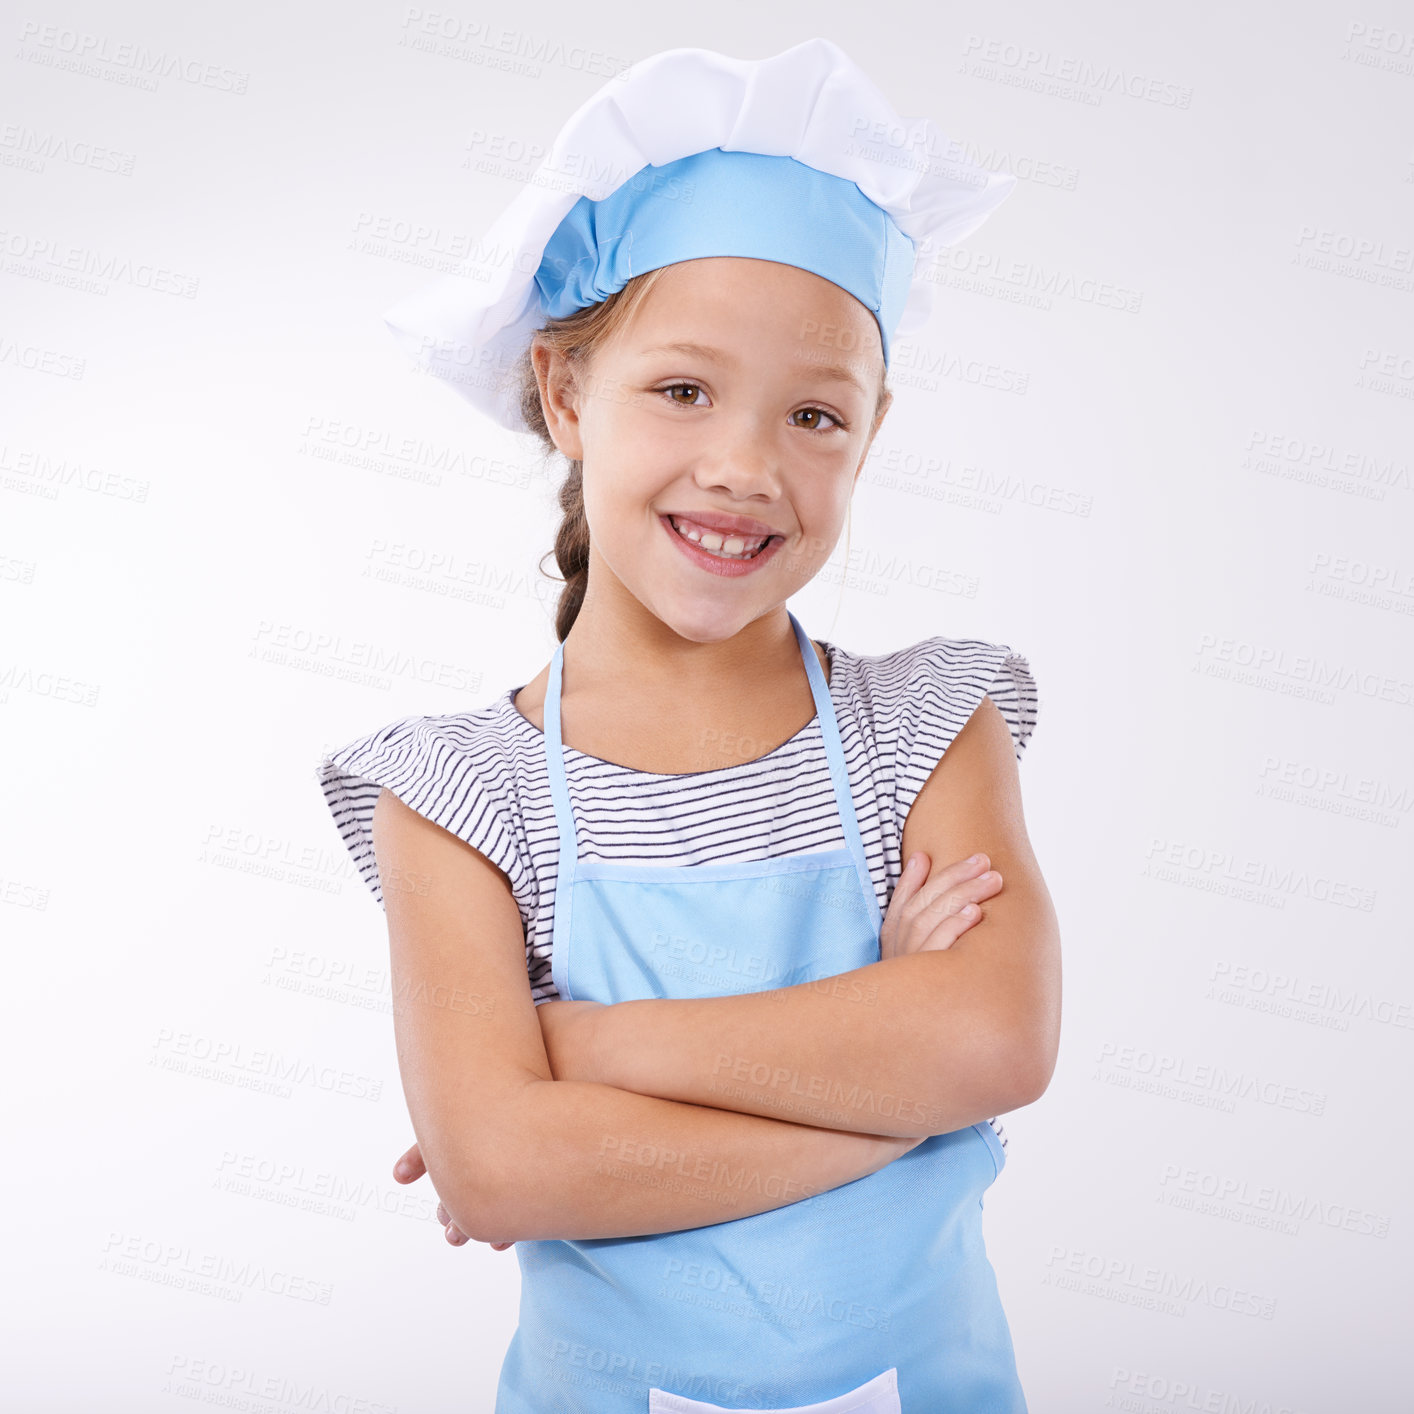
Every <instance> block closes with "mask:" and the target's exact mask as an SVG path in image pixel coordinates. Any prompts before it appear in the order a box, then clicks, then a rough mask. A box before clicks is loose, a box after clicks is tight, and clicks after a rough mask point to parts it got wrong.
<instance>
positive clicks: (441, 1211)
mask: <svg viewBox="0 0 1414 1414" xmlns="http://www.w3.org/2000/svg"><path fill="white" fill-rule="evenodd" d="M426 1172H427V1165H426V1164H424V1163H423V1162H422V1150H421V1149H419V1148H418V1147H417V1145H416V1144H414V1145H413V1146H412V1148H411V1149H409V1150H408V1151H407V1153H406V1154H404V1155H403V1156H402V1158H400V1159H399V1160H398V1161H397V1163H395V1164H394V1165H393V1177H394V1178H395V1179H397V1181H398V1182H399V1183H416V1182H417V1180H418V1179H419V1178H421V1177H422V1175H423V1174H425V1173H426ZM437 1221H438V1222H439V1223H441V1224H442V1226H443V1227H444V1228H445V1229H446V1238H447V1241H448V1242H450V1243H451V1244H452V1246H453V1247H464V1246H465V1245H466V1243H467V1242H469V1241H470V1238H468V1237H467V1235H466V1233H464V1232H463V1231H462V1230H461V1229H460V1228H459V1227H458V1226H457V1225H456V1223H454V1222H453V1221H452V1219H451V1215H450V1214H449V1213H448V1212H447V1210H446V1209H445V1208H444V1207H443V1206H442V1203H441V1200H440V1199H439V1200H438V1202H437ZM490 1246H491V1248H492V1249H493V1250H494V1251H496V1252H504V1251H505V1250H506V1248H507V1247H514V1246H515V1243H513V1242H493V1243H491V1244H490Z"/></svg>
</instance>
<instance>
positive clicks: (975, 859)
mask: <svg viewBox="0 0 1414 1414" xmlns="http://www.w3.org/2000/svg"><path fill="white" fill-rule="evenodd" d="M967 862H968V863H969V864H980V863H981V862H982V856H981V855H980V854H973V855H970V856H969V857H968V860H967Z"/></svg>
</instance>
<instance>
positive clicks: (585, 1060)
mask: <svg viewBox="0 0 1414 1414" xmlns="http://www.w3.org/2000/svg"><path fill="white" fill-rule="evenodd" d="M974 849H981V850H983V851H984V852H986V853H987V854H988V855H989V856H990V858H991V862H992V865H993V867H994V868H996V869H997V870H998V871H999V872H1000V873H1001V875H1002V878H1003V880H1004V881H1005V887H1004V888H1003V890H1002V892H1001V893H1000V894H998V895H997V896H996V897H994V898H992V899H991V900H989V901H988V903H987V905H986V910H985V917H984V919H983V920H982V921H981V922H980V923H978V924H976V925H975V926H974V927H973V928H971V929H970V930H969V931H968V932H966V933H964V934H963V936H962V937H961V938H959V939H958V940H957V941H956V942H955V943H954V944H953V945H952V946H951V947H950V948H948V949H946V950H945V951H938V952H923V953H913V954H909V955H907V956H903V957H893V958H888V959H886V960H884V961H881V962H876V963H871V964H870V965H868V966H867V967H861V968H858V969H856V970H855V971H852V972H845V973H841V974H840V975H839V976H838V977H837V978H834V979H829V980H826V981H821V982H818V983H806V984H804V985H801V986H796V987H786V988H779V989H776V990H774V991H768V992H754V993H748V994H745V995H732V996H721V997H705V998H700V999H692V1000H676V999H667V1000H648V1001H629V1002H619V1003H617V1004H615V1005H613V1006H602V1007H600V1006H594V1007H583V1008H581V1007H580V1004H576V1003H568V1004H566V1003H561V1002H555V1001H551V1002H544V1003H542V1004H541V1006H540V1007H539V1008H538V1010H539V1012H540V1014H541V1020H542V1029H543V1031H544V1034H545V1036H546V1049H547V1053H548V1055H549V1057H550V1063H551V1066H552V1068H553V1071H554V1074H555V1077H556V1078H557V1079H570V1080H587V1081H597V1082H599V1083H602V1084H606V1085H614V1086H617V1087H618V1088H620V1089H623V1090H632V1091H634V1092H635V1093H637V1094H640V1095H655V1096H657V1097H658V1098H660V1099H665V1100H679V1101H687V1102H691V1103H693V1104H699V1105H714V1106H717V1107H719V1108H722V1109H730V1110H736V1111H738V1112H740V1113H742V1114H752V1115H762V1116H767V1117H774V1118H787V1119H792V1120H795V1121H797V1122H804V1123H810V1124H815V1125H823V1126H828V1127H830V1128H836V1129H847V1130H854V1131H858V1132H872V1133H875V1134H889V1135H896V1136H900V1137H905V1138H916V1139H921V1138H926V1137H927V1136H928V1135H930V1134H946V1133H949V1132H950V1131H952V1130H954V1129H960V1128H962V1127H963V1126H965V1125H969V1124H975V1123H977V1122H979V1121H980V1120H984V1119H986V1118H988V1117H989V1116H991V1115H995V1114H999V1113H1004V1112H1005V1111H1007V1110H1011V1109H1016V1108H1019V1107H1020V1106H1022V1105H1026V1104H1030V1103H1031V1102H1032V1101H1033V1100H1035V1099H1036V1098H1038V1097H1039V1096H1040V1094H1041V1093H1042V1092H1043V1091H1044V1090H1045V1088H1046V1086H1047V1085H1048V1084H1049V1083H1050V1076H1051V1073H1052V1071H1053V1069H1054V1067H1055V1059H1056V1050H1057V1045H1058V1038H1059V1029H1060V1028H1059V1022H1060V941H1059V930H1058V926H1057V923H1056V918H1055V912H1054V909H1053V908H1052V906H1051V901H1050V896H1049V893H1048V891H1047V889H1046V886H1045V883H1044V881H1043V879H1042V878H1041V872H1040V869H1039V867H1038V866H1037V863H1036V859H1035V856H1034V854H1033V852H1032V850H1031V846H1030V843H1029V841H1028V839H1027V837H1026V830H1025V825H1024V822H1023V817H1022V811H1021V798H1020V787H1019V784H1018V781H1017V771H1016V760H1015V757H1014V755H1013V753H1012V745H1011V734H1010V732H1009V731H1008V729H1007V726H1006V722H1005V720H1004V719H1003V717H1002V714H1001V712H1000V710H999V709H998V708H997V706H996V704H995V703H993V702H992V701H991V699H990V698H983V700H982V703H981V706H980V707H979V709H978V711H977V712H976V713H975V714H974V715H973V717H972V719H971V720H970V721H969V722H968V723H967V725H966V726H965V727H964V728H963V729H962V731H961V732H960V733H959V734H958V736H957V738H956V739H955V740H954V742H953V744H952V745H951V746H950V747H949V749H948V750H947V752H946V753H945V754H944V756H943V760H942V761H941V762H939V764H938V766H937V768H936V769H935V770H934V772H933V774H932V775H931V776H930V777H929V779H928V781H927V782H926V783H925V785H924V788H923V790H922V791H921V792H920V793H919V795H918V797H917V799H916V801H915V802H914V805H913V808H912V809H911V810H910V812H909V815H908V819H907V820H906V821H905V823H904V831H903V858H904V859H905V860H907V859H908V857H909V856H910V855H911V854H912V853H913V852H914V851H915V850H923V851H924V852H925V853H927V854H928V855H929V856H930V858H931V860H932V862H933V864H934V865H936V866H938V867H941V866H942V865H943V864H945V863H947V862H949V861H951V860H954V859H960V858H962V857H963V856H965V855H966V854H968V853H969V852H970V851H972V850H974ZM557 1009H563V1010H564V1011H565V1012H566V1013H567V1014H566V1015H564V1016H563V1017H562V1016H560V1015H558V1014H557Z"/></svg>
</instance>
